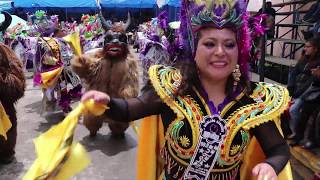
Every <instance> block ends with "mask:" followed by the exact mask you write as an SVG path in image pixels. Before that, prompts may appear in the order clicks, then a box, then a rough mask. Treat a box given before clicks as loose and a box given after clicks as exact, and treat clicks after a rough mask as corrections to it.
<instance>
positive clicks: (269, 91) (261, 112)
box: [230, 82, 290, 130]
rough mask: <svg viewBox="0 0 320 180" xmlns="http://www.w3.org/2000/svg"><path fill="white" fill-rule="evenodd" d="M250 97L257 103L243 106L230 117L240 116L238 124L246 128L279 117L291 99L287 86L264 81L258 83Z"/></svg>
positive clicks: (237, 117)
mask: <svg viewBox="0 0 320 180" xmlns="http://www.w3.org/2000/svg"><path fill="white" fill-rule="evenodd" d="M250 98H252V99H253V100H254V102H255V103H252V104H249V105H247V106H245V107H242V108H241V109H239V110H238V111H236V113H235V114H233V115H231V117H230V118H236V119H239V118H240V120H238V121H237V124H238V125H240V126H241V128H243V129H245V130H249V129H251V128H254V127H256V126H259V125H260V124H262V123H265V122H268V121H272V120H275V119H277V118H278V117H280V115H281V114H282V113H283V112H284V111H285V110H286V109H287V108H288V103H289V101H290V97H289V93H288V90H287V89H286V88H285V87H282V86H279V85H275V84H269V83H264V82H259V83H256V86H255V88H254V90H253V92H252V94H251V95H250ZM232 116H233V117H232Z"/></svg>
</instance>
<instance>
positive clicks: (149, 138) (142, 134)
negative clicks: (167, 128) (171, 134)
mask: <svg viewBox="0 0 320 180" xmlns="http://www.w3.org/2000/svg"><path fill="white" fill-rule="evenodd" d="M138 142H139V146H138V159H137V166H138V168H137V170H138V172H137V179H138V180H155V179H158V177H159V175H160V173H161V171H162V165H163V163H161V162H160V159H158V155H159V153H160V152H159V150H160V149H161V147H162V146H164V142H165V141H164V137H163V126H162V121H161V117H160V116H157V115H154V116H149V117H146V118H144V119H143V120H142V122H141V128H140V131H139V141H138Z"/></svg>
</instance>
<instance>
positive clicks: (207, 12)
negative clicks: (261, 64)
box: [179, 0, 252, 75]
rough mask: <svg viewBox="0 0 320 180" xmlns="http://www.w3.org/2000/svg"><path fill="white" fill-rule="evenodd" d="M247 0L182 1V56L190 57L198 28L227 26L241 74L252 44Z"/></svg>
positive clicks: (244, 68) (245, 69) (193, 52)
mask: <svg viewBox="0 0 320 180" xmlns="http://www.w3.org/2000/svg"><path fill="white" fill-rule="evenodd" d="M248 1H249V0H182V1H181V3H182V4H181V12H180V21H181V25H180V31H179V32H180V34H181V36H182V38H181V39H183V42H182V43H181V44H183V45H184V49H185V51H184V52H186V53H189V54H185V56H184V57H194V56H195V52H196V43H197V39H196V38H197V33H198V31H199V30H201V29H202V28H206V27H213V28H218V29H222V28H229V29H231V30H233V31H234V32H236V36H237V43H238V49H239V61H238V64H239V65H240V70H241V72H242V73H244V74H245V75H246V74H247V73H246V72H247V71H248V68H247V61H248V60H249V59H250V49H251V46H252V37H251V35H252V34H251V29H250V27H249V23H248V21H249V14H248V12H247V4H248Z"/></svg>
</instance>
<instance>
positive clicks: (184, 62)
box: [174, 33, 250, 98]
mask: <svg viewBox="0 0 320 180" xmlns="http://www.w3.org/2000/svg"><path fill="white" fill-rule="evenodd" d="M200 37H201V33H197V38H195V39H196V41H195V44H198V40H199V39H200ZM191 52H192V51H191V49H187V48H185V49H184V50H183V51H182V52H181V53H180V54H179V55H178V57H177V61H176V62H175V64H174V66H175V67H176V68H177V69H179V70H180V73H181V76H182V80H181V84H180V86H179V89H178V91H177V95H187V94H189V92H191V91H192V86H199V85H200V84H201V83H200V79H199V75H198V69H197V65H196V62H195V60H194V55H193V54H192V53H191ZM233 82H234V80H233V77H232V75H230V76H229V78H228V81H227V86H226V91H225V92H226V95H227V97H229V98H232V97H233V94H234V85H233ZM238 88H241V90H243V89H245V90H246V91H245V93H246V94H248V92H250V82H249V81H248V79H247V77H245V76H241V77H240V82H239V83H238Z"/></svg>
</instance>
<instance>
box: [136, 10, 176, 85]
mask: <svg viewBox="0 0 320 180" xmlns="http://www.w3.org/2000/svg"><path fill="white" fill-rule="evenodd" d="M168 19H169V17H168V13H167V12H166V11H163V12H161V13H160V14H159V15H158V17H157V18H153V20H152V21H151V23H150V24H151V25H150V26H149V29H148V30H146V31H145V34H144V36H145V37H143V38H140V39H139V41H140V46H141V47H142V48H141V50H140V60H141V64H142V67H143V83H144V84H145V83H146V82H147V81H148V79H149V78H148V69H149V68H150V66H152V65H155V64H162V65H168V66H170V65H171V64H173V61H174V59H175V57H176V53H178V52H179V50H178V49H179V45H178V43H177V42H178V41H175V33H174V29H172V28H171V27H170V26H169V20H168ZM146 27H148V26H146ZM147 33H149V34H147Z"/></svg>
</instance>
